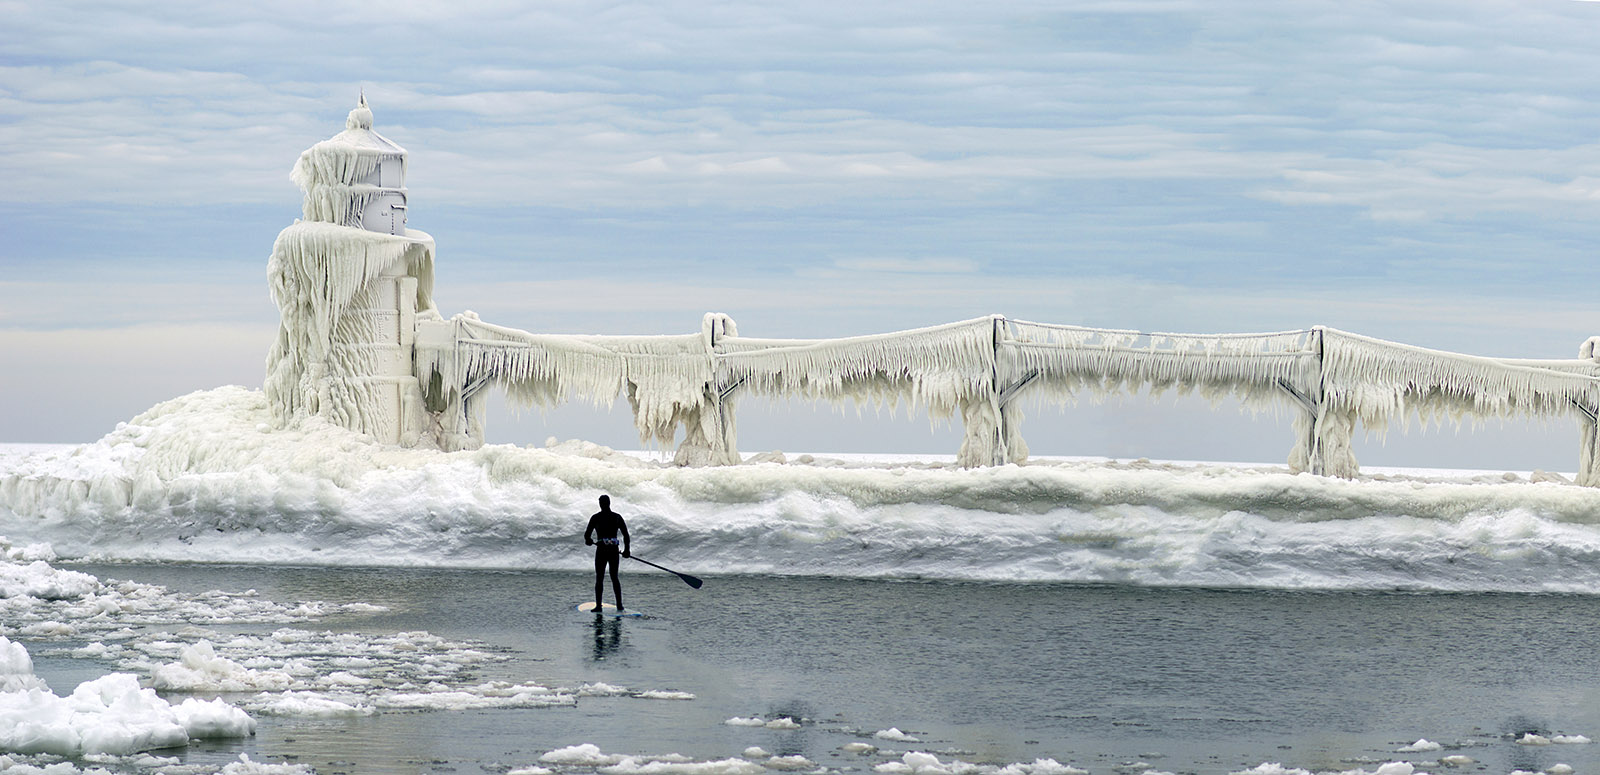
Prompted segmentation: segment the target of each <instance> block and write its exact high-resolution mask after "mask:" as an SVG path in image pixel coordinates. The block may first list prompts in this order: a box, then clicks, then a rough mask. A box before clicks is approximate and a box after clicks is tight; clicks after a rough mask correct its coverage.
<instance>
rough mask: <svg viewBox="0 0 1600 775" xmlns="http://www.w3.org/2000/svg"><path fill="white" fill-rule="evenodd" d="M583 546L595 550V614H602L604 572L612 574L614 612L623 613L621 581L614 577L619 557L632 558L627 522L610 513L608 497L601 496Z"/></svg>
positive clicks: (604, 584)
mask: <svg viewBox="0 0 1600 775" xmlns="http://www.w3.org/2000/svg"><path fill="white" fill-rule="evenodd" d="M619 533H620V534H621V537H620V538H619V537H618V534H619ZM583 543H584V545H585V546H593V547H594V612H595V613H597V614H598V613H600V612H601V611H600V609H601V605H600V598H601V596H602V595H603V594H604V592H605V589H606V570H607V569H610V571H611V592H612V594H614V595H616V597H617V610H618V611H621V610H623V608H622V581H621V580H619V579H618V578H617V566H618V565H620V564H621V563H622V561H621V559H620V557H631V556H632V555H630V554H629V553H628V543H629V539H628V523H627V522H624V521H623V519H622V515H621V514H618V513H617V512H615V511H612V510H611V496H609V495H602V496H600V510H599V511H597V512H595V514H594V516H592V517H589V527H588V529H586V530H584V531H583ZM619 550H620V551H619Z"/></svg>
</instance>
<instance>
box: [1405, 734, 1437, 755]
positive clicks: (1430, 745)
mask: <svg viewBox="0 0 1600 775" xmlns="http://www.w3.org/2000/svg"><path fill="white" fill-rule="evenodd" d="M1443 747H1444V746H1442V745H1439V744H1438V743H1435V742H1433V741H1432V740H1429V739H1427V738H1425V737H1424V738H1420V739H1418V740H1417V742H1415V743H1412V744H1410V745H1404V746H1401V747H1399V748H1396V749H1395V751H1396V752H1397V753H1418V752H1421V751H1437V750H1439V749H1441V748H1443Z"/></svg>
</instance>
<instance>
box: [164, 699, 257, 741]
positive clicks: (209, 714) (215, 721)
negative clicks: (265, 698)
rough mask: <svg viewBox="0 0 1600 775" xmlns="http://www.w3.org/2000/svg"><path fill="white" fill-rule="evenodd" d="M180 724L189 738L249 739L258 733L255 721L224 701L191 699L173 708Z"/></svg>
mask: <svg viewBox="0 0 1600 775" xmlns="http://www.w3.org/2000/svg"><path fill="white" fill-rule="evenodd" d="M173 711H174V712H176V713H177V714H178V723H179V724H182V725H183V728H184V729H185V730H187V731H188V733H189V737H193V738H202V739H205V738H214V737H249V736H250V735H253V734H255V733H256V722H255V719H253V718H250V715H249V714H247V713H245V712H244V711H242V710H239V709H238V708H235V707H234V706H232V705H229V704H228V703H226V702H223V701H222V700H210V701H205V700H199V699H195V698H193V697H190V698H189V699H187V700H184V701H183V703H182V704H180V705H178V706H177V707H175V708H173Z"/></svg>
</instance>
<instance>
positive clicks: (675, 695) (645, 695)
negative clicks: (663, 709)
mask: <svg viewBox="0 0 1600 775" xmlns="http://www.w3.org/2000/svg"><path fill="white" fill-rule="evenodd" d="M635 696H637V697H640V698H642V699H646V700H692V699H694V695H693V694H690V693H689V692H671V691H666V690H662V689H651V690H649V691H643V692H639V693H638V694H637V695H635Z"/></svg>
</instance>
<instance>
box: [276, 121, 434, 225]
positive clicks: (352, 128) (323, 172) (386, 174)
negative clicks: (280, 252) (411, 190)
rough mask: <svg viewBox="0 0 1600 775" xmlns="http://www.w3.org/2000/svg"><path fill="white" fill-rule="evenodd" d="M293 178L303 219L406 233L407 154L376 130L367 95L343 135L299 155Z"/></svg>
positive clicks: (291, 175) (347, 123) (347, 122)
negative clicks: (301, 193) (301, 199)
mask: <svg viewBox="0 0 1600 775" xmlns="http://www.w3.org/2000/svg"><path fill="white" fill-rule="evenodd" d="M289 177H290V179H291V180H293V181H294V182H295V184H296V185H298V186H300V188H301V190H302V191H304V192H305V201H304V204H303V206H302V210H303V214H304V218H305V220H308V221H321V222H323V223H335V224H338V225H340V226H349V227H352V228H358V229H366V230H368V231H376V232H382V233H385V234H396V235H400V234H405V231H406V187H405V181H406V149H404V148H401V147H400V146H399V145H397V144H396V143H395V142H394V141H392V140H390V139H389V138H387V137H384V136H383V135H381V134H378V133H377V132H375V131H373V129H372V108H370V107H368V106H367V97H366V95H365V94H362V95H361V97H360V100H359V101H358V102H357V103H356V107H355V109H353V110H351V111H350V114H349V116H347V117H346V118H345V130H344V131H343V132H340V133H339V134H337V135H334V136H333V137H330V138H328V139H327V140H323V141H322V142H320V143H317V144H316V145H313V146H311V147H310V148H307V149H306V150H305V152H303V153H301V154H300V159H299V161H297V162H295V165H294V171H293V172H291V173H290V174H289Z"/></svg>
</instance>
